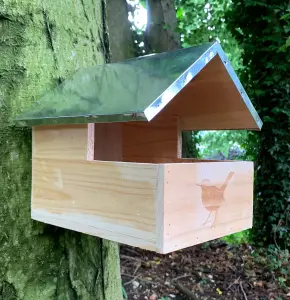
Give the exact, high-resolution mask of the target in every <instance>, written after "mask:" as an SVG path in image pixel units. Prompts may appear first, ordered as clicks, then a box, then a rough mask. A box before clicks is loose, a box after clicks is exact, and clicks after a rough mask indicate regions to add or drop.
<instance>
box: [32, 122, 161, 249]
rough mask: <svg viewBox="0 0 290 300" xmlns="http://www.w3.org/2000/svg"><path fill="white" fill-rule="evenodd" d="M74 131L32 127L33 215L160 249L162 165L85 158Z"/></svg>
mask: <svg viewBox="0 0 290 300" xmlns="http://www.w3.org/2000/svg"><path fill="white" fill-rule="evenodd" d="M75 129H76V130H73V129H72V128H69V127H65V126H58V127H57V129H56V128H53V129H51V128H34V129H33V131H34V134H33V139H34V141H33V152H34V153H33V178H32V181H33V183H32V218H33V219H35V220H38V221H41V222H45V223H48V224H53V225H56V226H60V227H64V228H68V229H72V230H75V231H80V232H84V233H88V234H91V235H96V236H99V237H102V238H105V239H109V240H113V241H117V242H121V243H126V244H129V245H132V246H136V247H141V248H145V249H149V250H155V247H156V231H155V230H156V215H155V197H156V187H157V173H158V172H157V168H158V166H156V165H151V164H132V163H123V162H101V161H86V156H87V138H88V136H87V132H86V133H85V134H84V131H82V134H81V135H80V139H79V140H76V138H77V134H78V133H79V130H80V128H79V127H78V126H76V127H75ZM83 134H84V136H83Z"/></svg>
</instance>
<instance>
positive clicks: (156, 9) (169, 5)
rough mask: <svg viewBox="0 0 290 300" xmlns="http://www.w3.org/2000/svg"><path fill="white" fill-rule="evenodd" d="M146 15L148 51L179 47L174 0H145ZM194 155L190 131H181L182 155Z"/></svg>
mask: <svg viewBox="0 0 290 300" xmlns="http://www.w3.org/2000/svg"><path fill="white" fill-rule="evenodd" d="M147 16H148V17H147V28H146V35H145V41H146V43H145V44H146V47H147V51H148V52H149V53H152V52H155V53H160V52H166V51H171V50H176V49H178V48H180V47H181V41H180V35H179V33H178V32H177V18H176V11H175V6H174V0H147ZM196 155H197V150H196V147H195V145H194V142H193V135H192V132H191V131H184V132H182V157H185V158H190V157H196Z"/></svg>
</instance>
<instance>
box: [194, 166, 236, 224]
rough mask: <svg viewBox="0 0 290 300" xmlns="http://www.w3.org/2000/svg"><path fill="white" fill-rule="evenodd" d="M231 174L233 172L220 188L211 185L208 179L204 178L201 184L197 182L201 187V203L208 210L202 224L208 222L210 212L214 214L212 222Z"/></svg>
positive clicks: (231, 175) (222, 199)
mask: <svg viewBox="0 0 290 300" xmlns="http://www.w3.org/2000/svg"><path fill="white" fill-rule="evenodd" d="M233 175H234V172H230V173H229V174H228V176H227V178H226V180H225V182H224V183H223V185H222V186H221V187H220V188H218V187H216V186H214V185H212V184H211V182H210V180H209V179H204V180H203V181H202V182H201V184H198V186H200V187H201V199H202V204H203V206H204V207H205V209H206V210H207V211H209V215H208V217H207V219H206V221H205V222H204V223H203V225H206V224H207V223H208V221H209V219H210V217H211V215H212V214H214V219H213V222H212V224H214V222H215V219H216V213H217V210H218V209H219V207H220V206H221V205H222V203H223V202H224V201H225V199H224V193H225V190H226V188H227V186H228V184H229V182H230V180H231V178H232V177H233Z"/></svg>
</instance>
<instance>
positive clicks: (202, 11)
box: [176, 0, 242, 70]
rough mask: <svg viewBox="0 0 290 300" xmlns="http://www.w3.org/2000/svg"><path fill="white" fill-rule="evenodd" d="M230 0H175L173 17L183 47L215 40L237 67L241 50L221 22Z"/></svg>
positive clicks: (224, 24) (239, 64)
mask: <svg viewBox="0 0 290 300" xmlns="http://www.w3.org/2000/svg"><path fill="white" fill-rule="evenodd" d="M231 2H232V1H231V0H177V1H176V4H177V18H178V21H179V31H180V33H181V39H182V42H183V46H184V47H188V46H192V45H196V44H201V43H205V42H209V41H215V40H218V41H219V42H220V43H221V45H222V47H223V49H224V50H225V52H226V53H227V55H228V57H229V59H230V61H231V63H232V65H233V67H234V69H236V70H237V69H239V68H241V67H242V64H241V51H240V48H239V47H238V44H237V42H236V40H235V39H234V38H233V36H232V34H231V32H230V30H228V28H227V26H226V22H225V14H226V12H227V11H228V9H229V7H230V5H231Z"/></svg>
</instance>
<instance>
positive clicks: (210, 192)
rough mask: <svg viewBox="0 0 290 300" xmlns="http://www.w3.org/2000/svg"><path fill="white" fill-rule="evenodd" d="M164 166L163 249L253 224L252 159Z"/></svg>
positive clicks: (197, 241)
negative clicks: (248, 160) (249, 160)
mask: <svg viewBox="0 0 290 300" xmlns="http://www.w3.org/2000/svg"><path fill="white" fill-rule="evenodd" d="M164 168H165V169H164V172H165V175H164V176H165V177H164V246H163V252H164V253H167V252H170V251H175V250H178V249H182V248H184V247H188V246H192V245H195V244H199V243H201V242H204V241H208V240H211V239H215V238H218V237H221V236H224V235H227V234H229V233H233V232H237V231H241V230H243V229H247V228H249V227H251V224H252V215H253V163H252V162H204V163H191V164H166V165H165V167H164Z"/></svg>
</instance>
